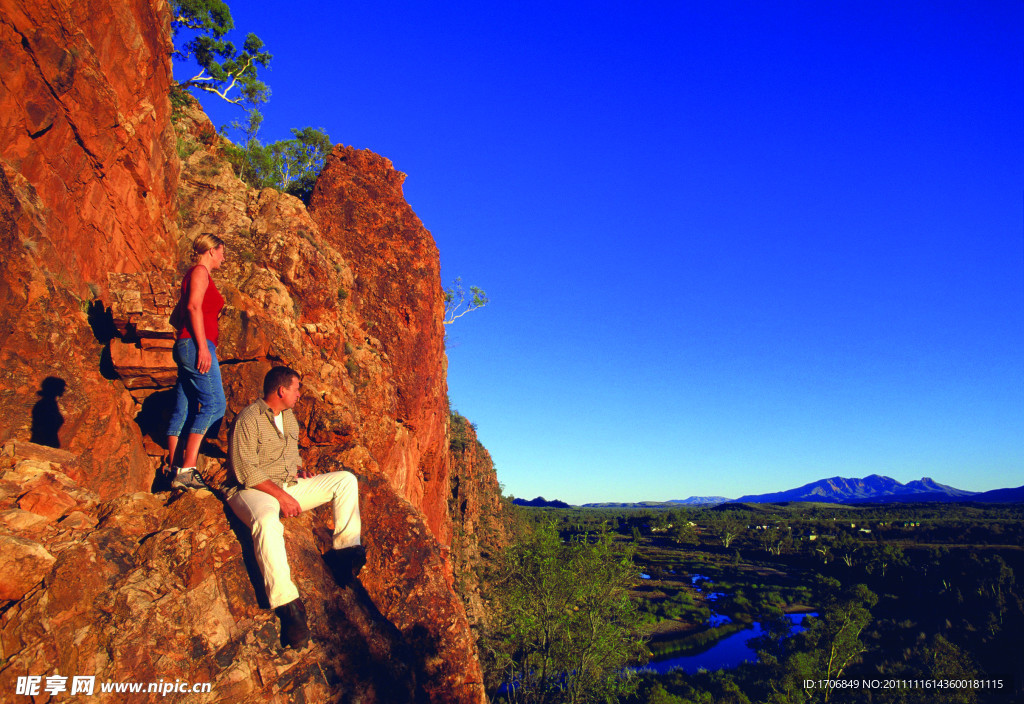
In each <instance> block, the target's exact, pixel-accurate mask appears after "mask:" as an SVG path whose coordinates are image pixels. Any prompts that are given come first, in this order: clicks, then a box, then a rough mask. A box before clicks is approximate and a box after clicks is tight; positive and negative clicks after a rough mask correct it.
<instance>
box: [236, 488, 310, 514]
mask: <svg viewBox="0 0 1024 704" xmlns="http://www.w3.org/2000/svg"><path fill="white" fill-rule="evenodd" d="M249 488H250V489H259V490H260V491H262V492H264V493H266V494H270V495H271V496H273V497H274V498H275V499H277V502H278V503H279V504H281V514H282V515H283V516H285V517H286V518H290V517H292V516H298V515H299V514H300V513H302V508H301V507H300V506H299V502H298V501H296V500H295V499H294V498H292V495H291V494H289V493H288V492H287V491H285V490H284V489H282V488H281V487H279V486H278V485H277V484H275V483H274V482H272V481H270V480H269V479H267V480H266V481H264V482H260V483H259V484H256V485H254V486H251V487H249Z"/></svg>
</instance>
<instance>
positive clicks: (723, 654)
mask: <svg viewBox="0 0 1024 704" xmlns="http://www.w3.org/2000/svg"><path fill="white" fill-rule="evenodd" d="M706 580H707V578H706V577H704V576H703V575H694V576H693V585H694V586H695V587H696V585H697V584H698V583H700V582H704V581H706ZM697 591H701V590H700V589H699V588H698V589H697ZM719 596H723V595H722V594H721V593H720V592H715V593H711V594H708V595H707V597H706V598H707V600H708V601H716V600H717V599H718V597H719ZM806 616H817V614H816V613H806V614H788V615H787V618H789V620H790V623H792V627H791V628H790V631H789V635H791V636H792V635H794V634H796V633H799V632H800V631H802V630H804V628H803V626H801V625H800V624H801V623H802V622H803V620H804V618H805V617H806ZM729 620H730V619H729V617H728V616H723V615H721V614H717V613H715V612H711V617H710V618H709V619H708V625H709V626H720V625H722V624H723V623H729ZM762 633H763V631H762V629H761V624H760V623H759V622H754V623H753V624H751V626H750V627H749V628H746V629H744V630H742V631H740V632H739V633H733V634H732V635H731V636H727V637H725V638H723V639H722V640H720V641H718V642H717V643H715V644H714V645H712V646H711V647H710V648H708V649H707V650H705V651H704V652H702V653H697V654H695V655H680V656H669V657H667V658H664V659H661V660H657V661H651V662H649V663H648V664H647V665H645V666H644V667H640V668H635V669H636V670H637V671H650V672H657V673H658V674H664V673H666V672H668V671H669V670H674V669H676V668H682V669H683V670H685V671H686V672H687V673H689V674H691V675H692V674H694V673H695V672H698V671H700V670H708V671H712V670H728V669H731V668H733V667H737V666H738V665H739V664H740V663H742V662H756V661H757V653H755V652H754V651H753V650H751V649H750V648H749V647H748V646H747V641H749V640H750V639H752V638H757V637H758V636H760V635H761V634H762Z"/></svg>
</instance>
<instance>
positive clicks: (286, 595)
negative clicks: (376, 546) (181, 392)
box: [227, 367, 366, 648]
mask: <svg viewBox="0 0 1024 704" xmlns="http://www.w3.org/2000/svg"><path fill="white" fill-rule="evenodd" d="M300 384H301V381H300V378H299V373H298V372H297V371H295V370H294V369H290V368H288V367H274V368H273V369H271V370H270V371H269V372H267V375H266V377H265V378H264V380H263V399H262V400H259V401H256V402H255V403H253V404H251V405H249V406H247V407H246V408H245V410H243V411H242V412H241V413H239V414H238V417H237V418H236V419H235V424H234V428H233V430H232V432H231V464H232V466H233V468H234V470H235V477H236V479H237V480H238V484H239V485H240V486H235V487H233V488H231V489H230V490H229V491H228V496H227V501H228V505H229V506H231V509H232V510H233V511H234V512H235V514H236V515H237V516H238V517H239V518H240V519H241V520H242V521H243V522H245V524H246V525H247V526H249V528H250V529H251V530H252V539H253V544H254V546H255V548H256V559H257V561H258V562H259V565H260V571H261V572H262V573H263V582H264V584H265V585H266V589H267V597H268V598H269V599H270V606H271V608H273V609H274V610H275V611H276V612H277V615H278V617H280V619H281V642H282V644H283V645H284V646H286V647H289V646H290V647H293V648H302V647H304V646H305V645H306V643H308V642H309V628H308V626H307V625H306V610H305V607H304V606H303V604H302V600H301V599H299V592H298V590H297V589H296V588H295V584H294V583H293V582H292V579H291V570H290V569H289V567H288V557H287V555H286V554H285V546H284V527H283V526H282V525H281V516H282V515H283V516H298V515H299V514H300V513H301V512H303V511H308V510H310V509H313V508H316V507H317V506H321V505H323V504H325V503H327V502H328V501H330V502H332V504H333V507H334V545H333V549H332V550H331V551H329V552H328V553H327V554H326V555H324V559H325V560H326V561H327V563H328V565H329V566H330V568H331V569H332V571H333V572H334V574H335V577H336V578H337V579H338V580H339V581H341V582H344V581H347V580H348V579H351V578H352V577H354V576H355V575H357V574H358V573H359V570H360V568H361V567H362V566H363V564H365V562H366V551H365V549H364V548H363V547H362V545H360V526H361V523H360V520H359V489H358V486H357V485H356V478H355V476H353V475H352V474H351V473H350V472H328V473H326V474H319V475H316V476H309V475H308V474H307V473H306V471H305V470H304V469H303V468H302V459H301V457H299V424H298V422H297V421H296V420H295V414H294V413H293V412H292V408H293V407H294V406H295V403H296V402H297V401H298V400H299V395H300Z"/></svg>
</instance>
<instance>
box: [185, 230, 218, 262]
mask: <svg viewBox="0 0 1024 704" xmlns="http://www.w3.org/2000/svg"><path fill="white" fill-rule="evenodd" d="M223 245H224V240H222V239H221V238H220V237H217V235H212V234H210V233H209V232H204V233H203V234H201V235H199V236H198V237H196V238H195V239H194V240H192V261H194V262H195V261H199V257H201V256H203V255H204V254H206V253H207V252H209V251H210V250H211V249H217V247H221V246H223Z"/></svg>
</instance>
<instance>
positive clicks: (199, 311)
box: [188, 265, 213, 374]
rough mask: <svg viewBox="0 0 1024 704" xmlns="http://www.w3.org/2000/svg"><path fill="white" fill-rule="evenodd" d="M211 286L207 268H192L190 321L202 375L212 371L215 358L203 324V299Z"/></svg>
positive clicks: (189, 282) (189, 294)
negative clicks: (211, 352) (208, 343)
mask: <svg viewBox="0 0 1024 704" xmlns="http://www.w3.org/2000/svg"><path fill="white" fill-rule="evenodd" d="M209 286H210V272H209V271H207V269H206V267H205V266H201V265H197V266H194V267H192V274H191V275H190V276H189V281H188V320H189V327H190V328H191V332H192V339H193V340H194V341H195V343H196V369H198V370H199V373H200V374H205V373H206V372H208V371H210V367H211V366H213V358H212V357H211V356H210V348H209V347H208V346H207V345H206V325H205V323H203V298H205V297H206V289H207V288H209Z"/></svg>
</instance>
